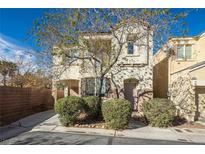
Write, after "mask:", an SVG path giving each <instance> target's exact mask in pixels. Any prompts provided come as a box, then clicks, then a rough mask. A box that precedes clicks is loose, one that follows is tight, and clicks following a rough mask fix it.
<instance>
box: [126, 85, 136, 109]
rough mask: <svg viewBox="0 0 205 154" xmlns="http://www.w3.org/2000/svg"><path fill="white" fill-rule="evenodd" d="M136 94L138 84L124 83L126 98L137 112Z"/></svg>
mask: <svg viewBox="0 0 205 154" xmlns="http://www.w3.org/2000/svg"><path fill="white" fill-rule="evenodd" d="M135 93H136V83H135V82H126V81H125V82H124V98H125V99H126V100H128V101H130V103H131V105H132V109H133V110H136V107H135V106H136V105H135Z"/></svg>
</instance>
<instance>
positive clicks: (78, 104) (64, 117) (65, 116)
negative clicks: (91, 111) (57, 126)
mask: <svg viewBox="0 0 205 154" xmlns="http://www.w3.org/2000/svg"><path fill="white" fill-rule="evenodd" d="M83 105H84V100H83V99H82V98H80V97H76V96H68V97H65V98H61V99H59V100H58V101H57V102H56V103H55V106H54V108H55V111H56V113H58V114H59V119H60V122H61V123H62V125H64V126H70V125H73V124H74V123H75V121H76V120H77V118H78V116H79V115H80V113H81V112H82V111H83V107H84V106H83Z"/></svg>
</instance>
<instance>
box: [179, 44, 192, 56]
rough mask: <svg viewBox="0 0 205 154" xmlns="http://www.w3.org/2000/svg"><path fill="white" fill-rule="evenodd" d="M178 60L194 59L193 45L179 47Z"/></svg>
mask: <svg viewBox="0 0 205 154" xmlns="http://www.w3.org/2000/svg"><path fill="white" fill-rule="evenodd" d="M177 59H178V60H187V59H192V45H190V44H187V45H177Z"/></svg>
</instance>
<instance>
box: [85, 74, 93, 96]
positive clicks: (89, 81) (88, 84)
mask: <svg viewBox="0 0 205 154" xmlns="http://www.w3.org/2000/svg"><path fill="white" fill-rule="evenodd" d="M85 95H88V96H90V95H91V96H92V95H95V78H86V79H85Z"/></svg>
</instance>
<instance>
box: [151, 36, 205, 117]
mask: <svg viewBox="0 0 205 154" xmlns="http://www.w3.org/2000/svg"><path fill="white" fill-rule="evenodd" d="M168 44H169V46H170V47H171V50H170V49H169V50H168V48H166V46H165V47H164V46H163V47H162V48H161V49H160V50H159V51H158V52H157V53H156V55H154V73H153V74H154V80H153V81H154V83H153V84H154V94H155V96H156V97H158V96H161V94H162V93H163V94H165V90H166V91H167V86H166V84H163V86H162V87H161V86H159V87H157V85H158V84H159V82H160V81H161V82H162V83H165V81H167V80H168V91H169V98H170V99H171V100H172V101H173V102H174V103H175V104H176V106H177V109H178V111H179V112H178V113H179V114H180V115H183V116H184V117H186V118H187V119H188V120H189V121H194V120H197V119H199V118H204V117H205V116H204V115H205V111H204V109H205V103H204V102H205V97H204V95H205V94H204V91H205V86H204V87H203V86H200V87H199V86H198V85H197V86H196V85H193V80H196V81H205V66H204V60H205V33H203V34H201V35H200V36H196V37H181V38H171V39H170V40H169V42H168ZM181 44H192V59H187V60H185V59H183V60H178V59H177V57H176V51H177V50H176V49H177V45H181ZM166 58H167V59H168V65H167V63H163V61H166V60H165V59H166ZM167 66H168V67H167ZM157 68H158V69H160V70H161V71H158V69H157ZM163 69H167V71H164V70H163ZM165 72H166V73H167V72H168V76H166V73H165ZM162 76H163V77H164V78H160V77H162ZM165 87H166V88H165ZM161 89H164V90H163V91H164V92H162V91H161ZM199 89H200V90H199Z"/></svg>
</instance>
